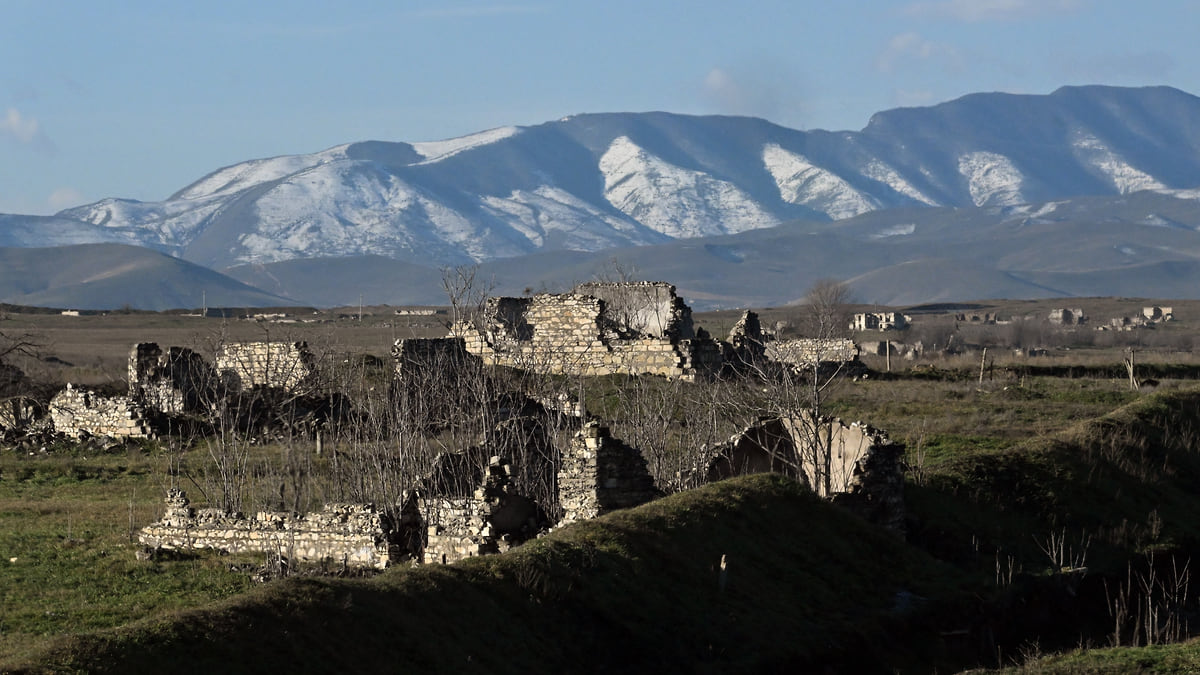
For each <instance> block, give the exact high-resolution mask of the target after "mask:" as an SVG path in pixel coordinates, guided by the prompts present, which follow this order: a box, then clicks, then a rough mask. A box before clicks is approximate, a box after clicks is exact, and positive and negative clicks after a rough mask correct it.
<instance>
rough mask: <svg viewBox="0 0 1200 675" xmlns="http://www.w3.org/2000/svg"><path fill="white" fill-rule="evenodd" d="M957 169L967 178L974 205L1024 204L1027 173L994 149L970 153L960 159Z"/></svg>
mask: <svg viewBox="0 0 1200 675" xmlns="http://www.w3.org/2000/svg"><path fill="white" fill-rule="evenodd" d="M958 172H959V173H960V174H962V176H963V177H964V178H966V179H967V189H968V190H969V191H970V193H971V201H973V202H974V203H975V206H1012V205H1014V204H1021V203H1023V202H1024V201H1025V198H1024V197H1022V196H1021V184H1022V182H1023V180H1024V176H1022V175H1021V171H1020V170H1019V169H1017V167H1016V165H1014V164H1013V162H1012V160H1011V159H1009V158H1007V157H1005V156H1004V155H1000V154H997V153H994V152H983V151H979V152H969V153H967V154H965V155H962V156H960V157H959V158H958Z"/></svg>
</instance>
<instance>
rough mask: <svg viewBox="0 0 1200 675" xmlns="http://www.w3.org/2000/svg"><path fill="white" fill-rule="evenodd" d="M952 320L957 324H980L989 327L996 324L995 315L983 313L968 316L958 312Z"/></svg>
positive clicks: (993, 313)
mask: <svg viewBox="0 0 1200 675" xmlns="http://www.w3.org/2000/svg"><path fill="white" fill-rule="evenodd" d="M954 320H955V321H957V322H959V323H982V324H987V325H991V324H994V323H996V313H995V312H984V313H983V314H978V313H974V314H968V313H965V312H959V313H958V314H955V315H954Z"/></svg>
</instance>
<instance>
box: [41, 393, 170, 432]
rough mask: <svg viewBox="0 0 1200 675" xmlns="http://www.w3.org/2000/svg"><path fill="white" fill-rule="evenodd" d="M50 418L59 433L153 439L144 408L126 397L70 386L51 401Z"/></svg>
mask: <svg viewBox="0 0 1200 675" xmlns="http://www.w3.org/2000/svg"><path fill="white" fill-rule="evenodd" d="M50 419H51V420H53V422H54V428H55V429H56V430H58V431H59V432H60V433H63V434H66V435H67V436H71V437H72V438H79V437H80V436H82V435H84V434H85V433H86V434H91V435H93V436H110V437H113V438H146V437H151V436H153V435H154V434H153V431H152V429H151V427H150V424H149V421H148V420H147V419H146V412H145V409H144V408H143V407H142V406H141V405H139V404H138V403H136V402H134V401H133V400H131V399H130V398H129V397H127V396H104V395H101V394H97V393H96V392H93V391H91V390H88V389H84V388H81V387H74V386H72V385H70V384H68V385H67V388H66V389H63V390H62V391H60V392H59V393H58V394H56V395H55V396H54V398H52V399H50Z"/></svg>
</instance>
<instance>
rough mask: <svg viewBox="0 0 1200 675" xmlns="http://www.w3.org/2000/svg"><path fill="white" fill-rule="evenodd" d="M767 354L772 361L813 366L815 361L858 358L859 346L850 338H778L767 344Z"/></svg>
mask: <svg viewBox="0 0 1200 675" xmlns="http://www.w3.org/2000/svg"><path fill="white" fill-rule="evenodd" d="M766 348H767V356H768V357H769V358H770V359H771V360H772V361H777V362H779V363H788V364H791V365H795V366H811V365H812V364H813V362H814V361H821V362H831V361H836V362H844V361H853V360H855V359H857V358H858V346H856V345H855V344H854V341H853V340H851V339H849V338H834V339H828V340H823V339H820V338H802V339H798V340H777V341H775V342H768V343H767V345H766Z"/></svg>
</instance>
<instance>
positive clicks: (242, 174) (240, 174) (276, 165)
mask: <svg viewBox="0 0 1200 675" xmlns="http://www.w3.org/2000/svg"><path fill="white" fill-rule="evenodd" d="M346 148H347V146H346V145H339V146H337V147H334V148H330V149H328V150H324V151H322V152H317V153H313V154H310V155H285V156H283V157H271V158H269V159H253V160H250V161H248V162H241V163H238V164H234V165H233V166H227V167H225V168H223V169H218V170H217V171H214V172H213V173H210V174H209V175H207V176H205V177H204V178H201V179H200V180H198V181H196V182H195V183H192V184H191V185H189V186H188V187H186V188H184V189H183V190H181V191H180V192H179V193H177V194H176V195H175V197H174V198H175V199H200V198H202V197H208V196H212V195H219V194H227V193H231V192H238V191H240V190H244V189H246V188H248V187H253V186H255V185H259V184H262V183H266V182H269V181H273V180H279V179H280V178H283V177H285V176H290V175H292V174H294V173H298V172H300V171H303V170H305V169H308V168H311V167H314V166H317V165H319V164H324V163H326V162H332V161H335V160H339V159H345V157H346Z"/></svg>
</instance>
